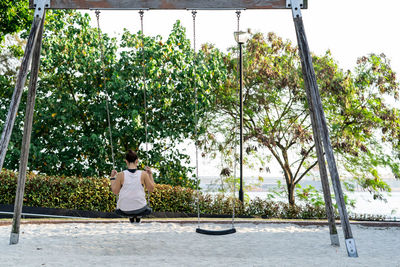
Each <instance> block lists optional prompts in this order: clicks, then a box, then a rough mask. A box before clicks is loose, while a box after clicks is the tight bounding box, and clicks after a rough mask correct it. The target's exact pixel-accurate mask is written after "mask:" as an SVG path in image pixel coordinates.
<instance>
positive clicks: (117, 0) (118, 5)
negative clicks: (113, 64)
mask: <svg viewBox="0 0 400 267" xmlns="http://www.w3.org/2000/svg"><path fill="white" fill-rule="evenodd" d="M307 4H308V0H303V3H302V5H301V7H302V8H303V9H306V8H307ZM29 6H30V8H34V0H29ZM287 8H290V0H289V1H288V0H253V1H249V0H219V1H215V0H51V5H50V7H49V9H111V10H113V9H114V10H123V9H164V10H165V9H171V10H173V9H182V10H185V9H197V10H202V9H203V10H213V9H216V10H224V9H225V10H234V9H287Z"/></svg>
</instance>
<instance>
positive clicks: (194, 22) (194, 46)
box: [192, 10, 200, 228]
mask: <svg viewBox="0 0 400 267" xmlns="http://www.w3.org/2000/svg"><path fill="white" fill-rule="evenodd" d="M196 15H197V11H196V10H192V18H193V50H194V56H193V87H194V97H195V106H194V109H195V110H194V123H195V125H194V135H195V147H196V192H197V203H196V206H197V228H200V193H199V190H200V189H199V184H200V181H199V148H198V141H199V140H198V129H197V123H198V117H197V109H198V99H197V84H196Z"/></svg>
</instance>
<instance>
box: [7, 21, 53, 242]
mask: <svg viewBox="0 0 400 267" xmlns="http://www.w3.org/2000/svg"><path fill="white" fill-rule="evenodd" d="M44 17H45V14H44V15H43V18H42V19H40V18H36V17H35V20H36V19H38V20H39V22H40V27H39V31H38V34H37V40H36V43H35V45H34V50H33V57H32V65H31V78H30V83H29V91H28V98H27V101H26V111H25V123H24V135H23V137H22V145H21V157H20V165H19V173H18V186H17V191H16V196H15V204H14V216H13V223H12V229H11V237H10V245H13V244H17V243H18V240H19V226H20V222H21V212H22V204H23V201H24V192H25V181H26V170H27V166H28V158H29V147H30V143H31V132H32V121H33V112H34V108H35V98H36V85H37V80H38V73H39V65H40V51H41V48H42V36H43V26H44ZM32 30H33V29H32Z"/></svg>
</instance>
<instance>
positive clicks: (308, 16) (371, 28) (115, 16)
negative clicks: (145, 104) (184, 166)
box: [88, 0, 400, 72]
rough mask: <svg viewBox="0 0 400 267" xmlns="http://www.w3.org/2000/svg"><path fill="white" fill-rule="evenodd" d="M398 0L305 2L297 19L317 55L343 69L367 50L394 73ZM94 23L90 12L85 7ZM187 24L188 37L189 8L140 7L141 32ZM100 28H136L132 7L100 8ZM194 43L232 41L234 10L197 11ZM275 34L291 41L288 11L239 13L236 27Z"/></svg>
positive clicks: (399, 61)
mask: <svg viewBox="0 0 400 267" xmlns="http://www.w3.org/2000/svg"><path fill="white" fill-rule="evenodd" d="M399 11H400V1H398V0H379V1H376V0H335V1H332V0H329V1H328V0H309V9H308V10H303V12H302V13H303V20H304V24H305V28H306V33H307V37H308V41H309V46H310V49H311V50H312V51H313V52H315V53H317V54H322V53H324V51H326V50H327V49H330V50H331V51H332V53H333V56H334V58H335V59H336V60H338V62H339V63H340V66H342V67H343V68H352V67H353V66H354V65H355V62H356V59H357V58H358V57H360V56H363V55H366V54H368V53H371V52H374V53H382V52H383V53H385V54H386V55H387V56H388V57H389V58H390V59H391V60H392V66H393V68H394V69H395V70H396V71H397V72H400V37H399V32H398V27H399V26H400V13H399ZM88 12H89V14H91V16H92V25H93V26H95V25H96V23H95V16H94V11H88ZM178 19H179V20H181V22H182V24H183V25H184V26H185V27H186V28H187V36H188V37H189V38H192V35H193V30H192V17H191V13H190V11H170V10H165V11H160V10H151V11H146V12H145V15H144V23H145V25H144V32H145V34H147V35H161V36H163V38H166V37H167V36H168V34H169V33H170V31H171V29H172V25H173V24H174V23H175V21H176V20H178ZM100 23H101V27H102V30H103V31H105V32H107V33H109V34H112V35H114V36H115V35H117V34H119V33H121V32H122V29H123V28H128V29H129V30H130V31H131V32H132V31H133V32H136V31H138V30H139V28H140V20H139V15H138V12H137V11H132V10H130V11H102V13H101V22H100ZM196 27H197V30H196V31H197V40H198V42H197V44H198V46H199V44H201V43H205V42H210V43H213V44H215V45H216V46H217V47H218V48H220V49H226V48H227V47H229V46H232V45H235V41H234V39H233V32H234V31H235V30H236V14H235V11H233V10H232V11H201V10H200V11H198V14H197V24H196ZM247 28H251V29H252V30H253V32H254V31H260V32H263V33H268V32H270V31H273V32H276V33H277V34H278V35H279V36H281V37H283V38H285V39H290V40H292V41H293V42H296V36H295V32H294V25H293V21H292V15H291V11H290V10H247V11H243V12H242V16H241V29H242V30H245V29H247Z"/></svg>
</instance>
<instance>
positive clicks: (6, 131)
mask: <svg viewBox="0 0 400 267" xmlns="http://www.w3.org/2000/svg"><path fill="white" fill-rule="evenodd" d="M40 21H41V18H37V17H35V18H34V20H33V23H32V28H31V32H30V34H29V38H28V42H27V44H26V47H25V53H24V57H23V58H22V63H21V68H20V69H19V72H18V77H17V82H16V84H15V89H14V93H13V95H12V99H11V104H10V107H9V109H8V114H7V119H6V122H5V123H4V128H3V133H2V135H1V140H0V171H1V170H2V168H3V163H4V159H5V157H6V153H7V148H8V143H9V142H10V138H11V134H12V130H13V127H14V123H15V117H16V116H17V112H18V108H19V103H20V101H21V96H22V92H23V90H24V85H25V81H26V76H27V75H28V70H29V62H30V61H31V57H32V51H33V47H34V45H35V43H36V39H37V35H38V32H39V27H40Z"/></svg>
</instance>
